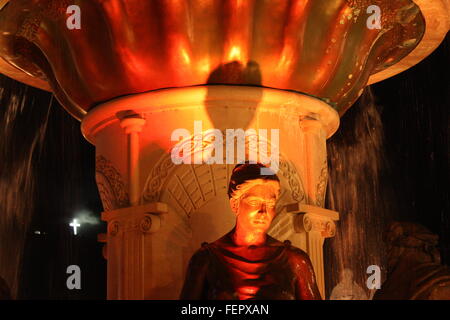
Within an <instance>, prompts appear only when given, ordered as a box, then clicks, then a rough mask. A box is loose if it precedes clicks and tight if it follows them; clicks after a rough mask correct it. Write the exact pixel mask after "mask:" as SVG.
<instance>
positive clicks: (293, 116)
mask: <svg viewBox="0 0 450 320" xmlns="http://www.w3.org/2000/svg"><path fill="white" fill-rule="evenodd" d="M0 5H3V9H2V10H1V11H0V44H1V45H0V47H1V51H0V55H1V56H2V58H3V59H4V60H0V72H1V73H4V74H5V75H7V76H10V77H12V78H14V79H17V80H19V81H22V82H24V83H26V84H29V85H32V86H35V87H38V88H41V89H44V90H48V91H52V92H53V93H54V95H55V96H56V98H57V99H58V101H59V102H60V103H61V105H62V106H63V107H64V108H65V109H66V110H67V111H68V112H69V113H70V114H71V115H72V116H74V117H75V118H77V119H79V120H80V121H81V130H82V132H83V134H84V136H85V137H86V139H87V140H88V141H90V142H91V143H92V144H94V145H95V147H96V168H97V169H96V171H97V173H96V179H97V185H98V188H99V192H100V195H101V199H102V202H103V206H104V210H105V211H104V212H103V214H102V219H103V220H105V221H107V223H108V232H107V234H105V235H102V236H100V237H99V240H101V241H104V242H105V244H106V247H105V257H106V258H107V261H108V298H109V299H160V298H169V299H173V298H176V296H177V294H178V292H179V289H180V286H181V284H182V279H183V276H184V272H185V268H186V264H187V261H188V259H189V257H190V256H191V254H192V252H193V251H194V250H195V249H196V248H197V247H198V246H199V245H200V243H201V242H203V241H212V240H214V239H215V238H217V236H219V235H221V234H223V233H225V232H226V231H228V230H227V229H228V228H229V227H230V225H231V224H232V215H231V214H230V212H229V211H228V207H227V205H226V203H225V202H224V201H225V200H226V197H225V192H226V183H227V180H228V178H229V175H230V170H231V169H232V167H233V164H230V163H226V162H224V161H217V157H216V161H215V162H214V163H212V164H211V162H210V160H211V158H212V156H211V154H210V153H209V150H210V148H211V146H212V145H213V146H214V144H215V143H214V142H215V141H217V140H218V139H219V140H220V139H223V140H225V139H224V138H226V135H224V136H222V135H220V137H217V136H215V139H214V140H208V139H206V138H207V134H206V133H207V132H210V131H211V130H215V129H217V130H218V131H219V132H222V133H225V132H226V131H227V129H239V128H242V129H244V130H247V132H252V131H251V130H255V131H258V130H259V132H261V130H267V131H268V132H274V131H272V130H278V131H275V132H278V133H279V134H278V137H279V143H275V141H278V140H274V137H273V136H261V135H256V136H254V135H253V136H252V135H251V134H249V135H247V137H245V136H244V138H243V139H244V141H245V143H246V144H245V145H246V148H245V149H246V153H245V155H246V156H249V155H250V154H252V152H255V153H254V154H257V155H259V156H261V154H262V153H263V152H262V150H261V148H260V146H261V145H265V146H266V147H267V146H270V148H269V149H271V150H277V149H278V150H277V151H275V153H277V154H279V159H278V160H279V161H278V162H277V166H278V167H279V168H278V169H279V176H280V178H281V183H282V186H283V190H284V192H283V194H282V196H281V199H280V201H279V203H278V211H279V212H280V214H279V215H278V216H277V220H276V221H275V224H274V226H273V228H272V230H271V235H273V236H274V237H276V238H277V239H279V240H287V239H288V240H290V241H291V242H292V243H293V244H294V245H295V246H297V247H300V248H302V249H304V250H305V251H307V252H308V254H309V255H310V257H311V260H312V262H313V265H314V268H315V272H316V275H317V280H318V284H319V289H320V291H321V294H322V296H324V294H325V275H324V263H323V249H322V247H323V243H324V241H325V239H326V238H330V237H333V236H334V235H335V233H336V222H337V221H338V219H339V214H338V213H337V212H335V211H332V210H327V209H325V208H324V203H325V191H326V189H327V177H328V173H327V168H328V164H327V151H326V139H327V138H330V137H331V136H332V135H333V134H334V133H335V132H336V130H337V129H338V126H339V120H340V116H342V115H343V114H344V113H345V112H346V111H347V110H348V109H349V108H350V107H351V106H352V105H353V103H354V102H355V101H356V100H357V99H358V97H360V96H361V95H362V94H363V92H364V88H365V87H366V86H367V85H368V84H372V83H375V82H378V81H381V80H383V79H386V78H388V77H391V76H393V75H395V74H397V73H399V72H401V71H404V70H406V69H408V68H410V67H412V66H413V65H415V64H416V63H418V62H419V61H421V60H422V59H424V58H425V57H426V56H427V55H428V54H430V53H431V52H432V51H433V50H434V49H435V48H436V47H437V46H438V45H439V44H440V42H441V41H442V39H443V37H444V36H445V34H446V33H447V31H448V29H449V25H450V23H449V21H450V20H449V15H448V12H449V10H448V9H449V3H448V1H446V0H432V1H431V0H427V1H425V0H415V1H412V0H399V1H395V2H393V1H388V0H376V1H375V0H374V1H366V0H340V1H333V2H330V1H327V0H319V1H285V0H271V1H262V0H261V1H258V0H255V1H242V0H228V1H226V0H223V1H199V2H188V1H163V0H160V1H142V0H131V1H130V0H129V1H119V0H117V1H115V0H112V1H92V0H90V1H87V0H80V1H77V6H78V8H79V12H80V13H81V15H80V16H79V17H78V18H79V19H80V21H79V27H80V28H68V27H67V25H68V19H76V17H74V16H73V15H74V14H76V13H73V11H70V10H68V7H69V6H71V5H72V3H70V1H66V0H52V1H49V0H41V1H35V2H33V3H30V1H26V0H16V1H11V2H8V1H2V2H0ZM377 10H378V13H379V15H377ZM373 21H375V23H372V24H371V23H369V22H373ZM199 121H201V124H202V130H201V132H202V134H200V135H198V134H197V135H196V134H195V132H196V123H198V122H199ZM180 128H184V129H186V131H188V132H194V135H192V136H188V137H187V138H186V137H185V138H184V140H181V141H179V140H177V139H178V137H176V139H173V132H174V131H176V130H177V129H180ZM252 139H253V140H252ZM255 140H257V141H258V144H256V145H257V146H258V150H256V151H255V150H252V146H254V144H252V141H255ZM226 142H227V143H228V141H226ZM178 143H180V144H181V145H183V146H184V149H183V150H185V151H187V152H183V155H182V156H183V159H187V158H189V159H191V160H193V162H194V163H186V162H185V163H183V164H179V165H177V164H175V163H174V161H173V157H171V152H172V150H173V147H174V146H176V145H178ZM233 143H234V140H233ZM274 145H275V148H274V149H272V148H271V147H272V146H274ZM294 146H295V147H294ZM273 153H274V152H272V155H273ZM205 154H206V156H205ZM232 157H233V160H236V158H235V157H236V155H233V156H232ZM195 159H201V160H202V161H198V162H195ZM219 160H220V159H219ZM272 160H273V159H272ZM272 162H273V161H272ZM331 187H332V186H331ZM337 200H339V199H337ZM344 214H345V212H341V215H344Z"/></svg>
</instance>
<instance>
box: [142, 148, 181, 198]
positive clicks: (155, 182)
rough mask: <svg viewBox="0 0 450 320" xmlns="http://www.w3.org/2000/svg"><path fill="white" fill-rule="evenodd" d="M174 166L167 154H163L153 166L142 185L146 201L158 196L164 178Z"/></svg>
mask: <svg viewBox="0 0 450 320" xmlns="http://www.w3.org/2000/svg"><path fill="white" fill-rule="evenodd" d="M174 167H175V164H174V163H173V162H172V158H171V157H170V155H169V154H164V155H163V156H162V157H161V158H160V159H159V161H158V162H157V163H156V165H155V167H154V168H153V169H152V171H151V172H150V175H149V178H148V179H147V182H146V185H145V187H144V193H143V195H142V197H143V199H144V200H145V201H146V202H156V201H158V200H159V198H160V193H161V188H162V186H163V185H164V183H165V180H166V178H167V176H168V174H169V171H170V170H172V169H173V168H174Z"/></svg>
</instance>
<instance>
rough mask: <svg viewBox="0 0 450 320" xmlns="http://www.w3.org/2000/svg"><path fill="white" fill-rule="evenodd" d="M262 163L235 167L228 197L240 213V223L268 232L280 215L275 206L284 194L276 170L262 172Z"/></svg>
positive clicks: (238, 225)
mask: <svg viewBox="0 0 450 320" xmlns="http://www.w3.org/2000/svg"><path fill="white" fill-rule="evenodd" d="M262 168H266V169H267V167H265V166H264V165H262V164H259V163H257V164H250V163H245V164H239V165H237V166H236V167H235V168H234V169H233V173H232V175H231V179H230V184H229V187H228V197H229V198H230V206H231V210H232V211H233V212H234V213H235V215H236V226H237V227H239V228H241V229H244V230H248V231H252V232H267V230H268V229H269V227H270V225H271V223H272V220H273V218H274V217H275V215H276V211H275V205H276V202H277V199H278V196H279V193H280V180H279V179H278V177H277V175H276V174H275V173H273V174H270V175H263V174H261V169H262Z"/></svg>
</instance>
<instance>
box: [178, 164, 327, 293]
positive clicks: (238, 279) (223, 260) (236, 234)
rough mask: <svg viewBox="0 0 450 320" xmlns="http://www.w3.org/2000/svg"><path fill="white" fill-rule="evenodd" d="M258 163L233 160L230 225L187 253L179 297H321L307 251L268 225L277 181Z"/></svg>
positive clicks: (276, 195)
mask: <svg viewBox="0 0 450 320" xmlns="http://www.w3.org/2000/svg"><path fill="white" fill-rule="evenodd" d="M262 168H265V167H264V166H263V165H261V164H248V163H246V164H241V165H237V166H236V167H235V168H234V170H233V173H232V176H231V179H230V184H229V188H228V196H229V198H230V206H231V209H232V211H233V212H234V214H235V215H236V225H235V227H234V228H233V229H232V230H231V231H230V232H228V233H227V234H226V235H224V236H223V237H222V238H220V239H218V240H216V241H214V242H212V243H210V244H208V243H204V244H203V245H202V247H201V248H200V249H199V250H198V251H197V252H196V253H195V254H194V255H193V256H192V258H191V260H190V263H189V266H188V270H187V275H186V280H185V283H184V286H183V289H182V292H181V296H180V298H181V299H208V300H250V299H251V300H260V299H266V300H296V299H298V300H306V299H321V296H320V293H319V290H318V288H317V284H316V279H315V274H314V270H313V267H312V265H311V261H310V259H309V257H308V255H307V254H306V253H305V252H304V251H302V250H300V249H298V248H296V247H294V246H292V245H291V244H290V242H289V241H285V242H284V243H283V242H280V241H278V240H276V239H274V238H272V237H270V236H269V235H267V230H268V229H269V227H270V224H271V222H272V220H273V218H274V217H275V214H276V213H275V204H276V201H277V198H278V196H279V190H280V182H279V179H278V177H277V176H276V174H271V175H262V174H261V169H262Z"/></svg>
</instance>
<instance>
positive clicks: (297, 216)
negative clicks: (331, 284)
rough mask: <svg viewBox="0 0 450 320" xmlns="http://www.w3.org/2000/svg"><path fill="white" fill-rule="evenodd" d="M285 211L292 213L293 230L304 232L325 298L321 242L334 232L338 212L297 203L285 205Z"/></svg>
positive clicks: (309, 253)
mask: <svg viewBox="0 0 450 320" xmlns="http://www.w3.org/2000/svg"><path fill="white" fill-rule="evenodd" d="M286 211H287V212H288V213H291V214H294V230H295V232H297V233H306V251H307V252H308V255H309V257H310V259H311V262H312V264H313V267H314V272H315V274H316V279H317V285H318V287H319V291H320V294H321V295H322V298H325V275H324V264H323V243H324V240H325V239H326V238H332V237H334V235H335V234H336V224H335V221H337V220H339V213H337V212H335V211H331V210H327V209H323V208H320V207H316V206H311V205H304V204H299V203H293V204H290V205H287V206H286Z"/></svg>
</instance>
